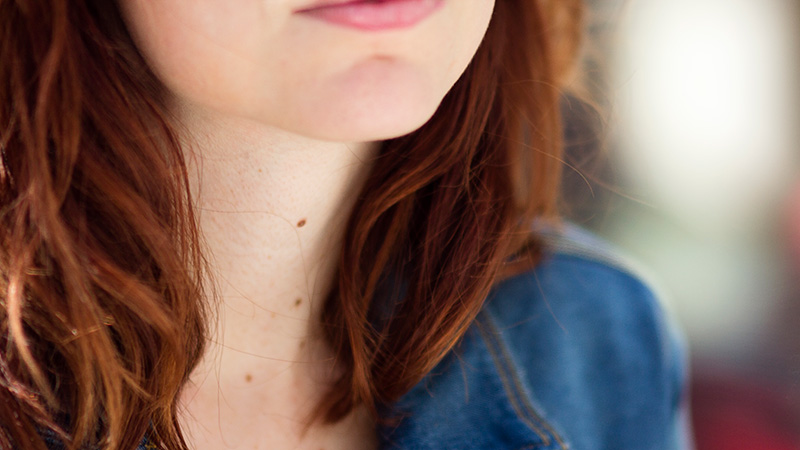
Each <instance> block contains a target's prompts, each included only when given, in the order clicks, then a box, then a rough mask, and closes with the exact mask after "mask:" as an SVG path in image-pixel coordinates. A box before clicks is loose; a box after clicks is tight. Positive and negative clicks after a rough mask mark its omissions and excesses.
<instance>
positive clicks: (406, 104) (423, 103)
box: [283, 61, 452, 142]
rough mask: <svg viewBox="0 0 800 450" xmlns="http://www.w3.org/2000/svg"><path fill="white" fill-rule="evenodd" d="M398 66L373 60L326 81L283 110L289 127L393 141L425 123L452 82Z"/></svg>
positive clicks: (329, 136) (341, 137)
mask: <svg viewBox="0 0 800 450" xmlns="http://www.w3.org/2000/svg"><path fill="white" fill-rule="evenodd" d="M437 75H438V74H432V73H430V72H427V71H424V70H418V69H416V68H414V67H411V66H408V65H403V64H399V63H393V62H386V61H378V62H375V61H372V62H371V63H369V64H366V63H365V64H361V65H360V66H357V67H356V68H354V69H351V70H349V71H347V72H345V73H343V74H341V75H340V76H339V77H335V78H331V79H328V80H325V81H323V82H322V83H320V84H319V85H317V86H314V87H315V88H316V89H311V90H310V91H309V92H307V93H306V95H301V96H299V97H295V98H293V99H292V101H291V102H287V103H285V104H290V105H292V106H294V108H287V109H284V113H285V114H284V115H283V118H284V120H286V121H287V122H289V121H291V122H292V123H287V125H288V126H289V128H294V127H292V125H295V126H298V125H299V128H300V129H297V130H296V131H297V132H300V133H302V134H305V135H307V136H309V137H316V138H319V139H325V140H335V141H340V142H368V141H380V140H386V139H392V138H396V137H400V136H403V135H406V134H408V133H411V132H413V131H415V130H417V129H418V128H420V127H421V126H422V125H424V124H425V123H426V122H428V120H430V118H431V117H432V116H433V114H434V113H435V112H436V109H437V108H438V107H439V104H440V103H441V101H442V99H443V98H444V96H445V94H446V93H447V91H449V89H450V88H451V87H452V83H451V82H450V80H448V79H447V78H446V77H442V76H440V75H439V76H437Z"/></svg>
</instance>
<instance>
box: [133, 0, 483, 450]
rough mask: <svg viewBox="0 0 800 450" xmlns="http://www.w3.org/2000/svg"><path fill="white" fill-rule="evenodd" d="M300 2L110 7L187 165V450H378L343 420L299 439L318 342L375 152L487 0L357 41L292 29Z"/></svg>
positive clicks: (307, 26) (423, 114) (320, 365)
mask: <svg viewBox="0 0 800 450" xmlns="http://www.w3.org/2000/svg"><path fill="white" fill-rule="evenodd" d="M314 3H315V1H314V0H123V1H122V2H121V4H122V6H123V10H124V15H125V18H126V22H127V23H128V26H129V28H130V29H131V32H132V34H133V36H134V39H135V40H136V43H137V45H138V46H139V48H140V49H141V51H142V52H143V54H144V55H145V57H146V59H147V60H148V63H149V64H150V66H151V67H152V68H153V70H154V72H155V73H156V75H157V76H158V77H159V79H160V80H161V81H162V82H163V83H164V84H165V85H166V86H167V88H168V90H169V91H170V92H171V95H172V102H171V104H172V107H173V109H174V114H175V117H176V118H177V122H178V126H179V127H180V129H181V130H182V138H183V141H184V144H185V148H186V151H187V156H188V160H189V169H190V173H191V174H192V175H191V176H192V180H191V181H192V189H193V192H194V195H195V197H196V202H197V205H198V207H199V211H200V215H201V224H200V225H201V231H202V234H203V237H204V239H205V243H206V253H207V254H208V255H209V257H210V263H211V272H212V277H213V280H214V283H215V285H216V286H218V291H217V293H218V295H219V305H220V306H219V317H218V322H217V323H216V324H213V326H214V327H215V332H214V333H213V336H212V342H210V343H209V350H208V352H207V354H206V355H205V357H204V359H203V361H202V363H201V365H200V366H199V367H198V368H197V369H196V370H195V371H194V373H193V375H192V380H191V382H190V383H189V385H188V386H187V388H186V391H185V393H184V395H183V396H182V398H181V405H182V416H181V421H182V423H183V425H184V429H185V430H186V431H188V436H187V437H188V440H189V442H188V443H189V446H190V448H197V449H201V448H202V449H209V450H222V449H230V448H236V449H244V448H247V449H289V448H291V449H314V450H318V449H321V448H324V449H326V450H332V449H358V448H364V449H369V448H375V447H376V446H377V443H376V440H375V436H374V427H375V425H374V423H372V422H371V420H370V419H369V417H368V415H367V414H365V413H364V412H363V411H356V412H355V413H353V414H351V415H350V416H349V417H348V418H346V419H345V420H344V421H342V422H340V423H338V424H336V425H333V426H320V425H314V426H312V427H310V428H309V429H308V430H307V431H306V432H305V433H303V430H304V425H306V420H307V418H308V413H309V412H310V409H311V408H312V407H313V405H315V404H316V402H317V401H318V400H319V398H320V395H321V394H322V393H323V392H324V389H325V386H326V383H327V382H329V381H330V379H331V377H332V374H334V373H335V371H336V365H335V363H334V360H333V358H332V357H331V351H330V349H328V348H326V346H325V345H324V343H323V342H322V341H321V340H320V339H319V335H318V328H319V327H318V325H317V324H318V322H319V314H320V306H321V302H322V300H323V299H324V295H325V293H326V292H328V290H329V289H330V287H331V283H332V276H333V272H334V268H335V265H336V263H337V258H338V256H339V253H338V249H339V248H340V245H341V241H342V239H343V234H344V224H345V220H346V219H347V217H348V214H349V212H350V210H351V208H352V204H353V201H354V199H355V196H356V195H357V193H358V191H359V189H360V188H361V186H362V183H363V181H364V178H365V176H366V174H367V173H368V171H369V169H370V161H371V160H372V158H373V156H374V154H375V150H376V149H377V147H378V145H379V144H378V143H379V141H380V140H383V139H387V138H392V137H397V136H401V135H403V134H406V133H409V132H411V131H413V130H415V129H416V128H418V127H419V126H421V125H422V124H424V122H425V121H427V120H428V119H429V118H430V116H431V115H432V114H433V113H434V111H435V109H436V107H437V106H438V104H439V102H440V101H441V99H442V97H443V96H444V95H445V94H446V92H447V91H448V90H449V89H450V87H452V85H453V84H454V83H455V81H456V80H457V79H458V77H459V76H460V74H461V73H462V72H463V70H464V68H465V67H466V65H467V64H468V63H469V60H470V59H471V57H472V56H473V54H474V52H475V50H476V49H477V46H478V45H479V43H480V40H481V38H482V37H483V34H484V33H485V30H486V27H487V25H488V22H489V19H490V17H491V12H492V9H493V6H494V0H445V3H444V5H443V6H442V7H441V8H440V9H439V10H437V11H436V12H435V13H434V14H433V15H432V16H430V17H428V18H426V19H425V20H424V21H422V22H420V23H419V24H417V25H415V26H413V27H410V28H404V29H400V30H391V31H386V30H384V31H378V32H375V31H371V32H365V31H359V30H353V29H348V28H344V27H341V26H334V25H331V24H328V23H324V22H321V21H317V20H312V19H308V18H305V17H299V16H298V15H297V14H295V13H294V11H296V10H297V9H300V8H303V7H306V6H308V5H309V4H314Z"/></svg>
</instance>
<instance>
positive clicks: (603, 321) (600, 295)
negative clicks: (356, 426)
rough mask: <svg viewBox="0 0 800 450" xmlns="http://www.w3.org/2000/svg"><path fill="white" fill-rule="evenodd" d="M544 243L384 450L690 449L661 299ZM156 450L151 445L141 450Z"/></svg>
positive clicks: (681, 366)
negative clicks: (535, 261)
mask: <svg viewBox="0 0 800 450" xmlns="http://www.w3.org/2000/svg"><path fill="white" fill-rule="evenodd" d="M545 243H546V247H547V251H546V256H545V259H544V260H543V262H542V263H541V264H540V265H538V266H537V267H536V268H535V269H534V270H531V271H528V272H525V273H522V274H520V275H517V276H515V277H513V278H510V279H507V280H505V281H503V282H501V283H499V284H498V285H497V286H495V288H494V289H493V290H492V292H491V294H490V296H489V298H488V299H487V303H486V306H485V307H484V308H483V310H482V312H481V313H480V314H479V316H478V318H477V320H476V321H475V322H474V324H473V325H472V327H471V328H470V329H469V331H468V332H467V334H466V336H465V337H464V339H463V340H462V341H461V343H460V344H459V345H458V346H457V347H456V348H455V349H454V350H453V351H452V352H451V353H450V354H449V355H448V356H446V357H445V359H444V360H443V361H442V362H441V363H440V364H439V365H438V366H437V367H436V368H435V369H434V370H433V371H431V372H430V373H429V374H428V375H427V376H426V377H425V378H424V379H423V380H422V381H421V382H420V383H419V384H418V385H417V386H416V387H414V388H413V389H412V390H411V391H410V392H408V393H407V394H406V395H405V396H404V397H402V398H401V399H400V400H399V401H398V402H396V403H395V404H393V405H391V407H390V408H389V411H385V412H386V413H387V414H390V415H391V416H393V417H401V419H400V420H399V421H395V422H394V424H393V425H391V426H382V427H381V428H380V429H379V430H378V431H379V437H380V440H381V448H382V449H406V450H444V449H453V450H457V449H494V450H500V449H502V450H505V449H507V450H550V449H553V450H555V449H560V450H565V449H574V450H611V449H625V450H661V449H670V450H672V449H688V448H690V447H691V439H690V434H689V427H688V425H687V415H686V409H685V402H686V396H685V380H686V378H685V377H686V363H685V358H686V353H685V346H684V344H683V341H682V339H681V337H680V335H679V334H678V333H676V331H675V328H674V327H673V325H672V323H671V322H670V321H669V320H668V319H667V317H666V316H665V314H664V312H663V310H662V309H661V307H660V305H659V303H658V300H657V299H656V297H655V296H654V294H653V291H652V290H651V288H649V287H648V285H647V284H646V283H644V282H643V281H642V279H641V278H640V277H639V276H637V275H636V274H635V272H634V271H633V270H632V269H631V266H630V265H629V264H626V263H625V262H623V261H622V260H621V259H620V258H619V257H618V256H616V255H617V252H615V251H613V250H612V249H610V248H609V246H608V245H607V244H605V243H604V242H602V241H600V240H599V239H597V238H595V237H593V236H592V235H590V234H588V233H586V232H585V231H582V230H580V229H578V228H576V227H572V226H569V225H567V226H565V227H564V228H563V229H562V230H561V231H559V232H548V233H546V234H545ZM56 448H58V446H53V447H52V449H53V450H55V449H56ZM152 448H154V447H153V446H152V444H150V443H149V442H148V441H147V438H146V437H145V438H144V439H143V441H142V443H141V445H140V446H139V447H138V448H137V450H149V449H152ZM197 450H202V449H197Z"/></svg>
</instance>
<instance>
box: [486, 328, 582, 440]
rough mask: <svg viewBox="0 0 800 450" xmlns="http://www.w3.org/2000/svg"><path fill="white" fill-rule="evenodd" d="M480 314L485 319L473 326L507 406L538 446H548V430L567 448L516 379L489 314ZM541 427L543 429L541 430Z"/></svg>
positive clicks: (506, 351)
mask: <svg viewBox="0 0 800 450" xmlns="http://www.w3.org/2000/svg"><path fill="white" fill-rule="evenodd" d="M481 316H484V318H485V321H483V320H481V321H476V325H477V329H478V331H479V332H480V334H481V337H482V338H483V340H484V342H485V343H486V348H487V350H488V351H489V354H490V355H491V357H492V360H493V361H494V364H495V366H496V368H497V372H498V374H499V375H500V379H501V381H502V384H503V389H504V390H505V391H506V394H507V395H508V398H509V400H510V402H511V407H512V408H513V409H514V412H515V413H516V414H517V417H518V418H519V419H520V420H522V421H523V422H524V423H525V424H526V425H528V426H529V427H530V428H531V430H533V431H534V432H535V433H536V434H537V435H538V436H539V437H540V438H541V439H542V441H543V443H542V445H544V446H549V445H550V443H551V439H550V436H548V435H547V432H549V433H550V435H551V436H552V437H553V439H554V440H555V441H556V443H557V444H558V446H559V448H560V449H561V450H566V449H567V448H568V447H567V445H566V444H565V443H564V440H563V439H562V438H561V436H559V434H558V433H557V432H556V431H555V430H554V429H553V428H552V427H551V426H550V425H549V424H548V423H547V421H546V420H544V419H543V418H542V416H541V415H539V414H538V413H537V412H536V408H534V407H533V405H532V404H531V402H530V400H529V399H528V397H527V395H526V394H525V391H524V389H523V388H522V383H521V382H520V380H519V377H518V376H517V374H516V371H515V370H514V367H513V363H512V362H511V357H510V354H509V352H508V350H507V349H506V348H505V345H503V343H502V342H501V341H500V340H499V339H497V338H495V336H499V331H498V330H497V327H496V326H495V324H494V321H493V319H492V318H491V317H490V316H489V314H481ZM542 427H543V428H544V429H545V430H546V431H544V430H542ZM540 446H541V445H539V444H530V445H526V446H524V447H520V448H519V449H518V450H527V449H534V448H537V447H540Z"/></svg>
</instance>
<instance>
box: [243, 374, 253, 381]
mask: <svg viewBox="0 0 800 450" xmlns="http://www.w3.org/2000/svg"><path fill="white" fill-rule="evenodd" d="M244 381H246V382H248V383H249V382H251V381H253V376H252V375H250V374H249V373H248V374H246V375H245V376H244Z"/></svg>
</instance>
